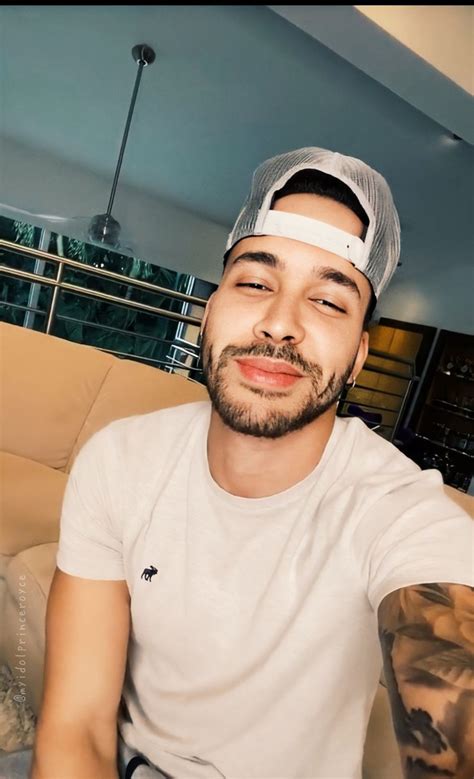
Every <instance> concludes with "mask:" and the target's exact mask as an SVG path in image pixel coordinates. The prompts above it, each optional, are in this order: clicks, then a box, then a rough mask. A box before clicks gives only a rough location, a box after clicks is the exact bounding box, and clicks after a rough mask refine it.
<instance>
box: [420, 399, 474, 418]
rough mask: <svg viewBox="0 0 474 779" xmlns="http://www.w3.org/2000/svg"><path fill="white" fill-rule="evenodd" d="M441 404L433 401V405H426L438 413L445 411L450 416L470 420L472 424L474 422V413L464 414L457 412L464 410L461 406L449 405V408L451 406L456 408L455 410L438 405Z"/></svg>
mask: <svg viewBox="0 0 474 779" xmlns="http://www.w3.org/2000/svg"><path fill="white" fill-rule="evenodd" d="M439 403H440V401H432V402H431V403H427V404H426V405H427V407H428V408H434V409H435V410H436V411H444V412H446V413H448V414H455V415H456V416H457V417H462V418H463V419H468V420H469V421H470V422H474V412H472V411H469V413H468V414H463V413H462V411H456V409H458V408H462V407H461V406H455V405H454V403H453V404H449V406H451V405H453V406H454V409H453V408H449V407H447V406H445V405H444V404H443V405H438V404H439Z"/></svg>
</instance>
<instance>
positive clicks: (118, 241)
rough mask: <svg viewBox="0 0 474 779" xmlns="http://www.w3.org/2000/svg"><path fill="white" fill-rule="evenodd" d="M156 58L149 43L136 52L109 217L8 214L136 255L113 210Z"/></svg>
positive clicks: (13, 211) (133, 52) (13, 209)
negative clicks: (147, 72) (144, 80)
mask: <svg viewBox="0 0 474 779" xmlns="http://www.w3.org/2000/svg"><path fill="white" fill-rule="evenodd" d="M155 56H156V55H155V52H154V50H153V49H152V48H151V46H148V45H147V44H146V43H138V44H136V45H135V46H134V47H133V48H132V57H133V60H134V61H135V62H136V63H137V66H138V69H137V75H136V78H135V84H134V87H133V92H132V96H131V99H130V105H129V109H128V114H127V119H126V122H125V128H124V131H123V136H122V142H121V145H120V151H119V155H118V160H117V164H116V167H115V173H114V178H113V182H112V189H111V191H110V196H109V202H108V205H107V210H106V211H105V213H103V214H96V215H95V216H92V217H90V216H89V217H83V216H76V217H60V216H51V215H49V214H33V213H31V212H29V211H24V210H23V209H19V208H11V207H7V208H6V210H7V212H11V213H12V214H13V213H14V214H15V215H17V214H26V215H28V216H30V217H36V218H37V219H40V220H41V223H42V226H43V227H44V228H46V229H47V230H48V229H50V228H51V227H52V226H53V225H54V232H57V233H61V234H62V235H64V236H67V237H70V238H76V239H79V240H82V241H84V242H88V243H92V244H94V245H96V246H100V247H102V248H110V249H114V250H115V251H120V252H124V253H126V254H132V253H133V247H132V246H130V245H127V244H128V243H129V242H128V240H127V239H124V238H123V236H122V227H121V225H120V223H119V222H118V221H117V219H115V217H114V216H112V207H113V204H114V200H115V194H116V191H117V184H118V180H119V176H120V170H121V167H122V162H123V156H124V152H125V146H126V144H127V140H128V134H129V130H130V125H131V121H132V116H133V111H134V109H135V103H136V99H137V95H138V89H139V86H140V81H141V77H142V73H143V70H144V68H145V67H147V65H151V64H152V63H153V62H154V61H155ZM14 218H16V219H18V216H15V217H14ZM51 231H53V230H51Z"/></svg>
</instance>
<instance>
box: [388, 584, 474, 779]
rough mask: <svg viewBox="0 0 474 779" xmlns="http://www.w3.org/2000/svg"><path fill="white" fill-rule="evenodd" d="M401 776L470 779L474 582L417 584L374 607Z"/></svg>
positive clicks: (473, 771) (473, 770) (473, 772)
mask: <svg viewBox="0 0 474 779" xmlns="http://www.w3.org/2000/svg"><path fill="white" fill-rule="evenodd" d="M378 623H379V637H380V643H381V646H382V654H383V660H384V671H385V678H386V683H387V690H388V694H389V698H390V705H391V709H392V719H393V724H394V728H395V735H396V737H397V740H398V744H399V747H400V754H401V759H402V766H403V771H404V776H405V778H406V779H435V778H439V777H451V778H452V779H474V588H472V587H469V586H466V585H461V584H418V585H413V586H410V587H404V588H402V589H400V590H397V591H396V592H392V593H390V594H389V595H387V596H386V597H385V598H384V599H383V601H382V603H381V604H380V607H379V611H378Z"/></svg>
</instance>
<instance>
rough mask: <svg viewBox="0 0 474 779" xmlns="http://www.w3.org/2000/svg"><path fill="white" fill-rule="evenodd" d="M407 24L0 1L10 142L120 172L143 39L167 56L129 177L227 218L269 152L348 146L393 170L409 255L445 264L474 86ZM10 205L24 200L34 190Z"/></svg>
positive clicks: (130, 158) (459, 225)
mask: <svg viewBox="0 0 474 779" xmlns="http://www.w3.org/2000/svg"><path fill="white" fill-rule="evenodd" d="M361 8H365V9H367V8H370V7H367V6H361ZM375 8H380V7H375ZM382 8H383V7H382ZM398 8H400V7H398ZM410 8H419V7H408V8H407V9H406V11H407V12H408V11H409V9H410ZM427 8H428V9H429V8H436V7H434V6H431V7H427ZM444 8H447V7H446V6H445V7H444ZM453 8H454V9H456V8H459V9H463V8H465V7H464V6H457V7H453ZM463 13H464V12H463ZM428 14H429V12H428V11H427V12H425V16H424V18H425V20H426V19H428ZM433 18H434V17H433ZM451 20H452V24H453V25H454V22H455V20H458V17H457V16H456V13H455V10H454V11H453V15H452V17H451ZM379 21H380V20H379ZM456 23H457V22H456ZM410 24H411V25H412V26H414V25H415V22H414V20H413V19H412V21H411V22H410ZM418 24H419V20H418ZM409 26H410V25H409ZM441 29H442V32H444V34H443V35H441V36H440V33H439V24H438V28H436V25H434V27H433V26H431V27H430V26H429V25H428V26H427V31H428V32H427V35H429V36H431V37H432V38H433V43H434V41H435V40H436V37H438V40H436V43H435V44H434V45H433V46H432V47H431V48H432V49H434V50H436V48H437V47H438V48H440V47H443V46H444V41H445V39H446V40H448V39H449V40H451V33H450V32H449V29H450V28H449V22H447V21H446V20H445V21H444V22H443V25H442V27H441ZM453 30H454V27H453ZM397 34H398V35H400V34H401V33H400V31H398V32H396V31H394V28H392V32H387V29H384V28H383V27H382V26H380V24H379V23H375V22H374V21H373V20H372V19H369V18H368V17H367V15H366V14H365V13H362V12H361V11H359V10H357V7H355V6H294V5H293V6H264V5H230V6H219V5H217V6H210V5H197V6H185V5H178V6H176V5H173V6H166V5H159V6H158V5H152V6H140V5H137V6H130V5H122V6H100V5H98V6H97V5H96V6H94V5H89V6H1V7H0V109H1V118H0V140H1V138H2V137H4V138H5V139H12V138H13V139H15V141H16V142H18V143H21V144H24V146H25V148H34V149H36V150H38V149H39V150H42V151H44V152H45V153H46V152H47V153H49V154H53V155H55V156H56V157H57V158H58V159H60V160H65V161H67V162H72V163H75V164H76V165H79V166H81V168H83V169H84V170H85V171H92V172H95V173H99V174H102V175H105V176H107V177H109V179H110V182H111V181H112V177H113V173H114V170H115V165H116V162H117V156H118V150H119V146H120V140H121V137H122V133H123V128H124V122H125V117H126V114H127V110H128V106H129V102H130V97H131V92H132V88H133V84H134V80H135V75H136V68H137V66H136V64H135V63H134V61H133V60H132V56H131V49H132V47H133V45H134V44H136V43H141V42H146V43H148V44H149V45H151V46H152V47H153V48H154V49H155V51H156V55H157V56H156V61H155V63H154V64H153V65H151V66H149V67H148V68H145V70H144V73H143V78H142V82H141V86H140V92H139V95H138V100H137V105H136V109H135V113H134V117H133V122H132V127H131V131H130V136H129V141H128V144H127V148H126V152H125V158H124V164H123V168H122V173H121V179H120V182H124V183H127V184H128V185H130V186H133V187H136V188H138V189H140V190H142V191H144V192H146V193H149V194H151V195H153V196H156V197H159V198H164V199H166V200H168V201H169V202H171V203H173V204H175V205H178V206H180V207H181V208H184V209H187V210H188V211H190V212H192V213H194V214H197V215H200V216H202V217H205V218H206V219H208V220H211V221H213V222H216V223H218V224H221V225H225V226H230V225H231V224H232V222H233V221H234V219H235V217H236V215H237V213H238V210H239V209H240V206H241V204H242V200H243V198H244V196H245V194H246V191H247V187H248V183H249V177H250V175H251V173H252V171H253V170H254V168H255V167H256V166H257V164H258V163H259V162H261V161H262V160H263V159H265V158H267V157H269V156H272V155H274V154H278V153H280V152H282V151H286V150H288V149H292V148H297V147H300V146H307V145H316V146H323V147H326V148H331V149H336V150H339V151H342V152H344V153H346V154H349V155H353V156H356V157H360V158H362V159H364V160H365V161H366V162H368V163H369V164H370V165H372V166H374V167H375V168H377V169H378V170H380V171H381V172H382V173H383V175H384V176H385V177H386V178H387V179H388V181H389V183H390V185H391V187H392V190H393V193H394V197H395V201H396V203H397V205H398V209H399V212H400V216H401V221H402V225H403V230H404V234H403V251H404V257H405V259H407V258H409V256H410V254H412V255H413V256H416V257H418V258H419V257H422V266H421V269H423V270H433V269H435V268H438V270H439V269H440V268H442V267H443V263H445V261H446V253H447V251H452V241H453V236H455V237H456V245H457V254H458V256H459V257H460V261H461V263H463V262H464V263H465V264H467V257H468V256H469V253H470V249H471V236H472V233H471V224H472V213H471V207H472V206H471V175H470V173H471V171H472V143H473V141H474V124H473V121H472V119H473V99H472V97H471V95H470V94H469V92H468V91H467V90H466V89H464V88H462V87H461V86H459V84H457V83H456V81H455V80H453V77H452V76H450V75H446V74H445V73H443V72H442V69H443V66H442V65H438V64H437V63H430V62H429V61H428V59H427V56H428V55H427V54H426V53H424V54H419V53H416V51H412V50H411V49H410V48H409V47H408V45H405V43H401V42H400V40H398V39H397V37H396V35H397ZM431 37H430V40H431ZM413 45H415V44H413ZM460 56H461V55H460ZM463 56H464V55H463ZM439 68H440V69H439ZM453 134H454V136H456V137H453ZM0 162H1V157H0ZM0 174H1V168H0ZM120 182H119V188H118V192H117V199H119V198H120ZM52 185H53V184H51V186H52ZM71 186H73V182H72V183H71ZM108 194H109V192H108V191H107V192H104V210H105V206H106V203H107V200H108ZM0 202H6V203H8V182H5V181H3V182H2V181H1V180H0ZM11 205H13V206H16V207H19V208H28V205H29V203H28V187H25V193H24V199H23V202H22V203H18V202H17V203H12V204H11ZM57 209H58V215H62V216H70V214H64V213H63V214H61V203H58V206H57ZM427 241H428V243H429V245H430V249H429V251H428V252H424V251H423V247H424V246H425V245H426V243H427ZM463 258H464V259H463ZM404 264H405V263H404ZM416 270H417V271H418V272H419V271H420V267H417V269H416Z"/></svg>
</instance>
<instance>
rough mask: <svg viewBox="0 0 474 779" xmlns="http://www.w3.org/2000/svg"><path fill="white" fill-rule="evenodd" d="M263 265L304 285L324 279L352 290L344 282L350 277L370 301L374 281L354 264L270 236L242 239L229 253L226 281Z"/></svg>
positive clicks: (331, 254)
mask: <svg viewBox="0 0 474 779" xmlns="http://www.w3.org/2000/svg"><path fill="white" fill-rule="evenodd" d="M272 258H274V259H273V260H272ZM259 267H263V268H269V269H270V270H271V272H272V273H277V274H278V275H279V276H282V277H284V278H289V279H291V280H296V279H298V280H301V281H302V283H304V284H306V283H312V282H314V281H317V280H318V279H322V280H324V281H327V282H330V281H333V282H334V283H339V286H340V288H341V287H345V288H346V289H350V284H349V283H344V278H343V277H346V279H349V280H351V281H352V282H353V283H354V284H355V285H356V287H357V290H358V291H359V297H360V301H361V302H362V303H364V304H368V302H369V300H370V296H371V287H370V284H369V282H368V280H367V279H366V278H365V276H364V275H363V274H362V273H361V272H360V271H359V270H357V268H355V267H354V266H353V265H352V263H350V262H348V261H347V260H344V259H342V257H339V256H337V255H336V254H333V253H332V252H328V251H326V250H324V249H320V248H318V247H316V246H312V245H310V244H306V243H303V242H301V241H295V240H292V239H291V238H281V237H278V238H277V237H275V236H269V235H263V236H251V237H249V238H242V239H241V240H240V241H238V243H236V245H235V246H234V247H233V248H232V250H231V252H230V253H229V256H228V260H227V264H226V269H225V273H224V277H223V280H224V279H226V278H227V277H228V276H229V275H232V276H233V275H234V274H235V273H237V272H239V269H241V270H249V271H250V272H255V271H256V270H257V269H258V268H259ZM331 271H332V272H331ZM338 275H339V278H338Z"/></svg>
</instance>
